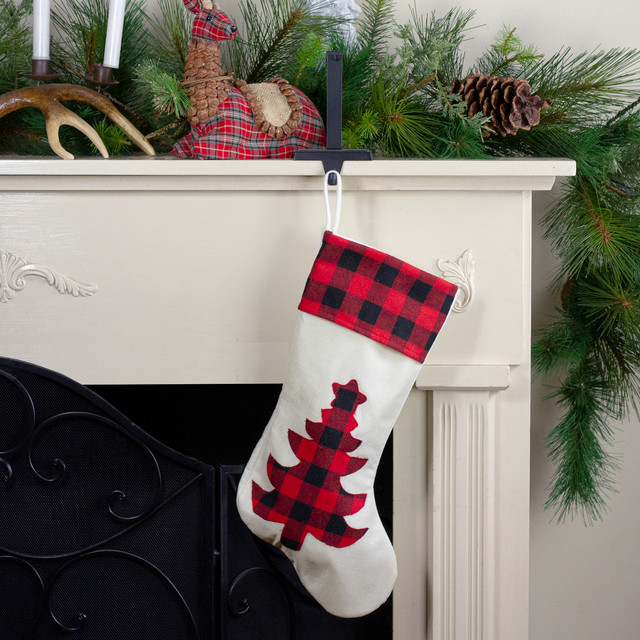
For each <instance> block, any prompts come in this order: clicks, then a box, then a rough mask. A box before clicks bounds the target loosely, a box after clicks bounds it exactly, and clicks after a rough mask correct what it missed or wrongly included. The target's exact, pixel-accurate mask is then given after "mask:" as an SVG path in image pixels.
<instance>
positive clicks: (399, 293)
mask: <svg viewBox="0 0 640 640" xmlns="http://www.w3.org/2000/svg"><path fill="white" fill-rule="evenodd" d="M456 291H457V287H456V286H455V285H453V284H451V283H449V282H446V281H445V280H442V279H441V278H438V277H436V276H433V275H431V274H429V273H426V272H424V271H421V270H420V269H417V268H416V267H413V266H411V265H409V264H407V263H406V262H402V261H401V260H398V259H396V258H393V257H391V256H389V255H387V254H385V253H382V252H380V251H377V250H376V249H372V248H370V247H367V246H364V245H362V244H358V243H357V242H353V241H351V240H348V239H346V238H343V237H340V236H338V235H335V234H334V233H332V232H330V231H326V232H325V234H324V238H323V243H322V247H321V249H320V252H319V254H318V257H317V258H316V261H315V263H314V265H313V268H312V270H311V274H310V276H309V279H308V280H307V285H306V288H305V290H304V294H303V296H302V302H301V303H300V306H299V314H298V322H297V326H296V330H295V335H294V338H293V343H292V346H291V352H290V359H289V366H288V370H287V374H286V379H285V382H284V386H283V389H282V393H281V395H280V398H279V400H278V404H277V406H276V409H275V412H274V414H273V416H272V417H271V420H270V421H269V424H268V425H267V427H266V429H265V431H264V434H263V436H262V438H261V439H260V441H259V442H258V444H257V446H256V448H255V450H254V452H253V454H252V456H251V459H250V460H249V462H248V464H247V466H246V469H245V472H244V474H243V476H242V479H241V481H240V485H239V487H238V498H237V504H238V509H239V512H240V516H241V517H242V519H243V520H244V522H245V523H246V524H247V526H248V527H249V528H250V529H251V531H253V533H254V534H255V535H257V536H258V537H260V538H262V539H263V540H265V541H267V542H270V543H271V544H273V545H275V546H277V547H279V548H280V549H282V551H283V552H284V553H285V554H286V555H287V556H288V557H289V558H290V560H291V561H292V562H293V564H294V566H295V568H296V571H297V572H298V575H299V576H300V580H301V581H302V583H303V584H304V586H305V587H306V588H307V590H308V591H309V592H310V593H311V594H312V595H313V596H314V597H315V598H316V599H317V601H318V602H319V603H320V604H321V605H322V606H323V607H324V608H325V609H326V610H327V611H329V612H330V613H332V614H334V615H337V616H342V617H356V616H362V615H365V614H367V613H370V612H371V611H373V610H375V609H376V608H377V607H378V606H380V605H381V604H382V603H383V602H384V601H385V600H386V599H387V598H388V597H389V595H390V593H391V591H392V589H393V585H394V582H395V579H396V574H397V567H396V559H395V554H394V552H393V548H392V546H391V543H390V541H389V539H388V537H387V535H386V533H385V531H384V529H383V526H382V523H381V521H380V519H379V517H378V513H377V511H376V505H375V499H374V494H373V481H374V478H375V474H376V469H377V467H378V462H379V460H380V455H381V453H382V449H383V447H384V444H385V442H386V440H387V438H388V436H389V434H390V432H391V428H392V427H393V425H394V423H395V421H396V419H397V417H398V415H399V413H400V410H401V409H402V406H403V405H404V402H405V400H406V398H407V395H408V394H409V391H410V390H411V387H412V385H413V383H414V382H415V379H416V376H417V375H418V372H419V371H420V368H421V367H422V363H423V362H424V359H425V357H426V355H427V353H428V351H429V349H430V348H431V345H432V344H433V341H434V340H435V339H436V336H437V335H438V332H439V331H440V329H441V328H442V325H443V324H444V321H445V319H446V317H447V314H448V313H449V309H450V308H451V304H452V302H453V299H454V296H455V293H456Z"/></svg>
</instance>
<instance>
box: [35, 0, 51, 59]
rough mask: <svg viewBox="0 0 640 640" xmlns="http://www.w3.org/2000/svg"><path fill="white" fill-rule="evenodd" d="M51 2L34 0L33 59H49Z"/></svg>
mask: <svg viewBox="0 0 640 640" xmlns="http://www.w3.org/2000/svg"><path fill="white" fill-rule="evenodd" d="M50 22H51V0H33V58H34V59H35V60H48V59H49V39H50V37H51V27H50Z"/></svg>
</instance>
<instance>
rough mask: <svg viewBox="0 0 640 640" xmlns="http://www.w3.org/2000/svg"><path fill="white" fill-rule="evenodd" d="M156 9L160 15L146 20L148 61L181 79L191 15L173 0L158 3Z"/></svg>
mask: <svg viewBox="0 0 640 640" xmlns="http://www.w3.org/2000/svg"><path fill="white" fill-rule="evenodd" d="M158 8H159V9H160V14H159V15H158V16H153V17H151V18H150V19H149V31H150V44H149V55H150V60H152V61H153V62H154V64H155V65H156V66H157V67H158V68H159V69H161V70H163V71H165V72H166V73H167V74H170V75H173V76H174V77H176V78H182V74H183V72H184V65H185V63H186V61H187V53H188V51H187V49H188V46H189V40H190V39H191V29H192V27H193V19H194V14H193V13H191V11H186V10H185V7H184V5H183V4H182V2H177V1H176V0H159V2H158ZM138 78H140V76H138Z"/></svg>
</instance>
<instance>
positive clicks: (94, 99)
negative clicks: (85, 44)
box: [0, 84, 155, 160]
mask: <svg viewBox="0 0 640 640" xmlns="http://www.w3.org/2000/svg"><path fill="white" fill-rule="evenodd" d="M63 100H76V101H78V102H86V103H87V104H90V105H91V106H92V107H95V108H96V109H98V110H99V111H101V112H102V113H104V114H105V115H106V116H107V117H108V118H110V119H111V120H112V122H114V123H115V124H116V125H118V126H119V127H120V128H121V129H122V130H123V131H124V132H125V133H126V134H127V135H128V136H129V138H131V140H132V141H133V143H134V144H135V145H137V146H138V147H140V149H142V150H143V151H144V152H145V153H146V154H147V155H149V156H154V155H155V151H154V150H153V147H152V146H151V145H150V144H149V143H148V142H147V140H146V139H145V137H144V136H143V135H142V133H140V131H138V129H136V128H135V126H134V125H133V124H132V123H131V122H130V121H129V120H127V118H125V117H124V116H123V115H122V114H121V113H120V112H119V111H118V110H117V109H116V108H115V106H114V105H113V103H112V102H111V101H110V100H109V99H108V98H106V97H105V96H103V95H101V94H100V93H97V92H96V91H92V90H91V89H88V88H87V87H82V86H80V85H75V84H45V85H38V86H36V87H24V88H23V89H16V90H15V91H9V93H5V94H4V95H2V96H0V118H2V117H3V116H6V115H7V114H8V113H11V112H12V111H17V110H18V109H22V108H24V107H36V108H37V109H40V111H42V114H43V115H44V119H45V121H46V124H47V138H48V140H49V144H50V145H51V148H52V149H53V151H54V152H55V153H57V154H58V155H59V156H60V157H61V158H63V159H64V160H73V155H72V154H71V153H69V152H68V151H67V150H66V149H65V148H64V147H63V146H62V145H61V144H60V136H59V129H60V127H61V126H62V125H64V124H67V125H70V126H72V127H75V128H76V129H78V130H79V131H82V133H84V134H85V135H86V136H87V138H89V140H91V142H93V144H95V145H96V147H97V148H98V150H99V151H100V153H101V154H102V157H103V158H108V157H109V152H108V151H107V148H106V147H105V146H104V143H103V142H102V139H101V138H100V136H99V135H98V133H97V132H96V130H95V129H93V127H91V126H90V125H89V124H87V123H86V122H85V121H84V120H83V119H82V118H81V117H80V116H78V115H76V114H75V113H73V111H70V110H69V109H67V108H66V107H64V106H63V105H62V104H60V102H61V101H63Z"/></svg>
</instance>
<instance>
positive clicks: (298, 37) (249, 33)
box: [221, 0, 336, 83]
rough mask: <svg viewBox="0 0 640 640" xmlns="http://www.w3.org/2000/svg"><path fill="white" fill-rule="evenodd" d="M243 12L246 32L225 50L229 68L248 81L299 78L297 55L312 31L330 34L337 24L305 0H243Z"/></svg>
mask: <svg viewBox="0 0 640 640" xmlns="http://www.w3.org/2000/svg"><path fill="white" fill-rule="evenodd" d="M239 11H240V15H241V17H242V21H241V22H240V23H239V25H240V26H242V27H243V31H244V35H243V36H241V35H238V36H236V37H235V38H234V39H233V40H231V41H229V42H227V43H225V46H224V48H222V49H221V51H222V58H223V61H224V65H225V67H226V68H228V69H232V70H233V72H234V74H235V76H236V77H237V78H240V79H242V80H245V81H246V82H248V83H252V82H265V81H267V80H269V79H270V78H273V77H278V76H282V77H288V78H291V79H293V78H295V76H296V74H295V69H296V66H297V54H298V51H299V50H300V49H301V48H302V47H303V45H304V43H305V40H306V39H307V36H308V34H309V33H315V34H317V35H319V36H323V35H326V34H327V33H328V30H329V29H330V27H331V26H332V25H335V24H336V20H335V19H334V18H325V17H323V16H320V15H319V14H318V13H317V12H315V11H314V10H313V7H310V6H309V5H307V4H306V3H305V2H304V0H258V2H255V1H254V0H242V2H241V3H240V5H239ZM232 19H233V18H232ZM234 22H236V21H235V20H234ZM236 24H238V22H236Z"/></svg>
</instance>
